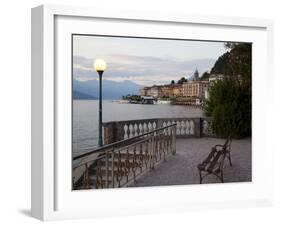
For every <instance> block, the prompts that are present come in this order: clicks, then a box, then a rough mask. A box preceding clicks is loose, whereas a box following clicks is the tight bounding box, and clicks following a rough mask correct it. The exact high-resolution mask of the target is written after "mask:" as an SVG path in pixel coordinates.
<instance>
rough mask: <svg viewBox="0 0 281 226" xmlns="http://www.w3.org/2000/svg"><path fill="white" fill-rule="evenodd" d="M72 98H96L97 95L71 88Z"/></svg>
mask: <svg viewBox="0 0 281 226" xmlns="http://www.w3.org/2000/svg"><path fill="white" fill-rule="evenodd" d="M72 98H73V100H97V99H98V98H97V97H94V96H92V95H89V94H86V93H81V92H79V91H76V90H73V92H72Z"/></svg>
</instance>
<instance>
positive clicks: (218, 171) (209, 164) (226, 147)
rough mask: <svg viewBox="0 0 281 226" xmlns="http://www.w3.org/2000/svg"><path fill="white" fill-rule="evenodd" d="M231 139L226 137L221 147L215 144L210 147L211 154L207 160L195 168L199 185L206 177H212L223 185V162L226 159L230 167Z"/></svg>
mask: <svg viewBox="0 0 281 226" xmlns="http://www.w3.org/2000/svg"><path fill="white" fill-rule="evenodd" d="M231 142H232V140H231V138H230V137H228V138H227V139H226V141H225V143H224V144H223V145H221V144H217V145H215V146H214V147H212V149H211V152H210V153H209V155H208V156H207V158H206V159H205V160H204V161H203V162H202V163H200V164H198V166H197V168H198V171H199V176H200V184H202V181H203V179H204V178H205V177H206V176H208V175H214V176H216V177H218V178H219V179H220V181H221V182H222V183H223V182H224V179H223V167H224V160H225V158H228V160H229V164H230V166H232V162H231V156H230V152H231Z"/></svg>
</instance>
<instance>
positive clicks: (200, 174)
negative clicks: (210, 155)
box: [198, 170, 203, 184]
mask: <svg viewBox="0 0 281 226" xmlns="http://www.w3.org/2000/svg"><path fill="white" fill-rule="evenodd" d="M198 171H199V177H200V184H202V179H203V178H202V173H201V170H198Z"/></svg>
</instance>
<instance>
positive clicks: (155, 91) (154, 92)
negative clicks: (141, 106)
mask: <svg viewBox="0 0 281 226" xmlns="http://www.w3.org/2000/svg"><path fill="white" fill-rule="evenodd" d="M149 90H150V93H149V95H147V96H152V97H154V98H158V97H161V96H162V90H161V87H160V86H156V85H154V86H152V87H150V89H149Z"/></svg>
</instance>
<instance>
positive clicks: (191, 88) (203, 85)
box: [183, 80, 209, 98]
mask: <svg viewBox="0 0 281 226" xmlns="http://www.w3.org/2000/svg"><path fill="white" fill-rule="evenodd" d="M208 87H209V81H205V80H204V81H188V82H185V83H183V96H185V97H198V98H205V92H206V91H207V90H208Z"/></svg>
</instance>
